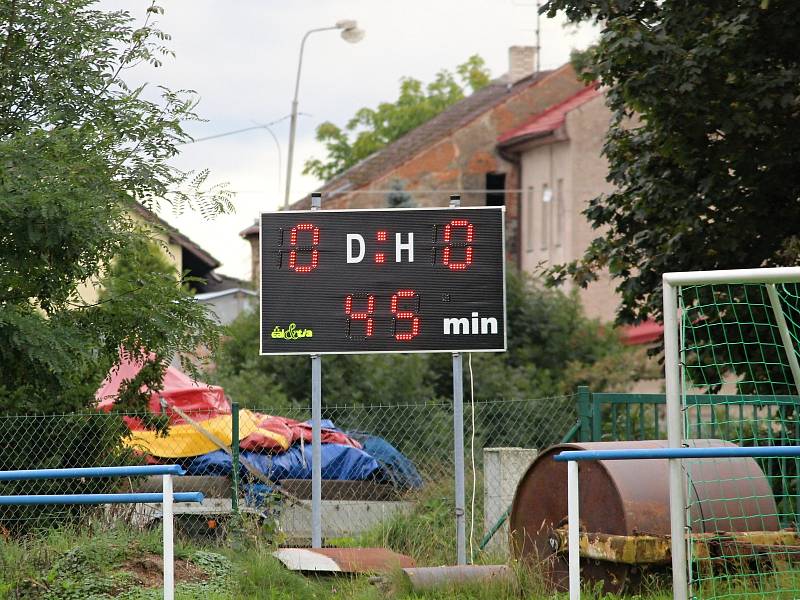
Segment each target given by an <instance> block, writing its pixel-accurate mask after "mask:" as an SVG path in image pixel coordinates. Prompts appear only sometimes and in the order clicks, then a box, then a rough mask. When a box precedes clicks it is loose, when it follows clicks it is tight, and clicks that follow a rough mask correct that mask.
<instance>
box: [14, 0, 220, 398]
mask: <svg viewBox="0 0 800 600" xmlns="http://www.w3.org/2000/svg"><path fill="white" fill-rule="evenodd" d="M94 4H95V2H94V0H65V1H60V2H54V1H47V2H37V1H33V0H15V1H14V2H10V3H5V4H4V5H3V9H2V19H0V40H1V41H0V115H2V116H1V117H0V165H2V168H0V222H2V223H3V232H2V234H0V263H1V264H2V265H3V268H2V269H0V412H5V413H13V412H33V411H36V412H43V411H44V412H66V411H71V410H75V409H77V408H81V407H85V406H87V405H88V404H89V403H91V402H92V400H93V391H94V389H96V388H97V385H98V384H99V382H100V380H101V379H102V377H103V376H104V375H105V373H106V372H107V371H108V369H109V368H110V367H111V366H112V365H114V364H115V363H116V362H117V361H118V360H119V358H118V349H119V347H120V346H125V347H126V348H127V349H128V351H129V352H132V353H134V354H135V355H137V356H139V357H149V356H154V357H155V358H154V364H158V365H162V366H163V364H164V363H165V361H167V360H169V358H171V356H172V355H173V354H174V353H175V352H176V351H177V352H182V353H192V352H194V350H195V348H196V347H197V345H198V344H199V343H203V344H204V345H206V346H209V347H211V348H212V349H213V346H214V344H215V341H216V339H217V331H216V329H215V328H214V326H213V324H212V323H211V321H210V320H209V319H207V317H206V316H205V314H204V313H203V311H202V309H200V308H199V307H198V305H197V304H196V303H194V302H193V301H192V300H191V298H190V297H189V296H188V295H187V294H186V293H185V292H183V291H182V290H181V289H180V285H179V283H178V282H177V280H176V279H175V278H174V277H173V278H165V277H163V276H161V275H160V274H158V273H155V272H152V273H151V272H147V271H144V270H141V269H140V270H139V273H138V274H136V275H134V274H133V271H134V270H135V269H129V272H128V273H127V274H124V275H121V276H120V277H119V281H125V282H127V283H125V285H122V284H121V283H120V285H119V286H117V287H115V288H114V290H113V291H112V290H109V293H108V294H107V295H106V296H105V298H104V299H103V300H101V301H100V302H96V303H92V302H87V301H85V300H84V299H83V297H82V296H81V295H80V293H79V290H80V286H81V285H82V284H83V283H84V282H88V281H95V282H96V281H97V280H98V279H99V278H100V276H101V274H102V272H103V270H104V269H105V268H106V267H107V265H109V264H111V263H112V261H113V258H114V257H116V256H119V257H121V260H122V261H124V260H126V257H132V256H135V255H136V253H137V252H139V251H140V248H141V245H142V244H143V243H144V241H143V240H144V237H145V236H144V234H143V233H142V232H141V231H140V230H139V229H137V228H136V226H135V224H134V222H133V220H132V219H131V218H130V217H129V216H128V213H129V210H130V209H131V207H132V202H133V200H132V199H133V198H136V199H138V200H140V201H141V202H143V203H145V204H146V205H148V206H155V205H157V204H158V203H159V202H168V203H170V204H172V205H173V206H174V207H176V208H178V209H181V208H184V207H187V206H189V207H197V208H199V209H200V210H201V212H204V213H206V214H214V213H216V212H219V211H221V210H225V209H226V208H228V207H229V205H230V202H229V193H228V192H227V191H226V190H225V189H224V188H219V187H211V188H209V189H206V188H205V186H204V183H205V179H206V177H207V173H206V172H200V173H185V172H181V171H178V170H176V169H175V168H173V167H171V166H170V165H169V164H168V163H167V161H168V159H169V158H171V157H172V156H174V155H175V154H176V153H177V151H178V150H177V145H178V144H180V143H181V142H184V141H186V140H187V139H189V138H188V136H187V135H186V134H185V132H184V131H183V129H182V126H181V123H182V122H183V121H186V120H191V119H195V118H196V116H195V114H194V112H193V107H194V105H195V100H194V98H193V97H192V95H191V94H190V93H188V92H183V91H181V92H173V91H171V90H168V89H166V88H163V87H159V88H158V89H157V90H152V91H151V90H148V89H146V88H145V87H144V86H142V87H140V88H136V89H131V88H129V87H128V86H127V85H126V84H125V82H124V81H123V79H122V78H121V74H122V73H123V72H124V70H125V69H127V68H130V67H131V66H133V65H135V64H139V63H142V62H144V63H150V64H152V65H153V66H159V65H160V64H161V60H162V58H163V56H165V55H169V54H170V52H169V50H168V49H167V48H165V47H164V46H163V42H164V41H165V40H168V39H169V36H167V35H166V34H164V33H163V32H161V31H159V30H158V29H157V27H156V24H155V23H154V22H153V19H154V18H155V17H156V16H157V15H158V14H160V13H161V12H162V11H161V9H160V8H159V7H157V6H155V5H152V6H151V7H150V8H149V9H148V11H147V18H146V20H145V22H144V24H142V25H141V26H134V21H133V18H132V17H131V16H130V15H129V14H128V13H127V12H102V11H99V10H96V9H95V8H94ZM148 96H152V97H155V98H156V99H155V100H149V99H147V97H148ZM131 264H135V263H131ZM187 366H191V365H187ZM134 395H135V394H134ZM131 402H132V403H134V404H135V403H136V402H134V399H131ZM138 402H141V398H139V399H138Z"/></svg>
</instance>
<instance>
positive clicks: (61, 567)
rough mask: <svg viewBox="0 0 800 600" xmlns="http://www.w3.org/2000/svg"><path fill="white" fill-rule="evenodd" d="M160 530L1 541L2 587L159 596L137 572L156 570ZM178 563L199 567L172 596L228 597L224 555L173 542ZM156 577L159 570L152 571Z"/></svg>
mask: <svg viewBox="0 0 800 600" xmlns="http://www.w3.org/2000/svg"><path fill="white" fill-rule="evenodd" d="M160 537H161V531H160V530H159V529H157V528H156V529H152V530H149V531H144V532H143V531H139V530H133V529H128V528H125V527H121V526H120V527H115V528H112V529H110V530H102V529H100V530H98V531H93V532H85V531H81V530H74V529H70V528H63V529H52V530H49V531H45V533H44V535H42V536H31V537H29V538H25V539H22V540H20V541H8V540H4V541H0V591H3V592H7V594H8V595H4V596H3V597H4V598H6V597H10V598H17V599H20V600H27V599H33V598H41V599H43V600H73V599H74V600H107V599H110V598H119V599H122V600H157V599H159V598H162V597H163V590H162V589H161V588H160V586H158V587H152V588H148V587H145V586H143V585H142V582H141V579H140V577H141V570H142V569H143V568H145V569H146V568H149V569H153V568H154V567H155V568H158V567H159V566H160V565H158V561H159V559H160V554H161V544H162V542H161V539H160ZM175 557H176V559H177V560H176V563H179V566H180V563H181V562H185V563H189V564H190V565H192V566H194V567H196V568H198V569H199V571H200V572H201V573H202V578H201V579H200V580H199V581H178V583H177V584H176V586H175V597H176V598H178V599H184V600H194V599H200V598H203V599H206V598H219V599H220V600H221V599H222V598H229V597H230V596H229V595H227V591H228V590H229V589H230V587H231V582H230V580H229V577H230V574H231V571H232V569H233V566H232V564H231V560H230V559H229V558H227V557H226V556H224V555H221V554H219V553H216V552H209V551H206V550H198V549H196V548H191V547H184V546H182V545H177V546H176V547H175ZM152 575H154V576H155V577H156V580H157V578H158V573H157V572H155V573H152Z"/></svg>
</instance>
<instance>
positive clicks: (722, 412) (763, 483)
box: [678, 283, 800, 599]
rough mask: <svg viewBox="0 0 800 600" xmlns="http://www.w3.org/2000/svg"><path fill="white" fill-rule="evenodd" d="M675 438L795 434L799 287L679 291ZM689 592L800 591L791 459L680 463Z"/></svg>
mask: <svg viewBox="0 0 800 600" xmlns="http://www.w3.org/2000/svg"><path fill="white" fill-rule="evenodd" d="M678 315H679V336H680V337H679V344H678V346H679V352H680V356H679V364H680V366H681V369H680V373H681V382H680V385H681V392H682V406H681V408H682V411H683V421H684V431H683V437H684V439H715V440H721V441H725V442H729V443H734V444H737V445H740V446H773V445H798V443H800V421H798V408H800V397H799V396H798V389H800V387H799V386H800V367H798V358H799V356H798V348H800V286H798V284H797V283H737V284H713V285H712V284H702V285H684V286H682V287H679V288H678ZM683 464H684V468H685V470H686V474H687V490H686V491H687V495H686V497H687V504H688V507H687V511H686V515H687V518H686V522H687V528H688V531H689V534H690V535H689V536H688V539H689V540H690V542H689V543H688V544H687V549H688V560H689V591H690V596H691V597H693V598H704V599H706V598H707V599H710V598H800V536H798V534H797V520H798V518H797V515H798V511H800V506H798V499H799V496H798V494H800V469H799V468H798V467H800V459H797V458H771V459H758V460H757V461H756V460H754V459H750V458H747V459H744V458H736V459H724V460H716V461H713V462H709V461H706V462H704V461H703V460H686V461H684V463H683Z"/></svg>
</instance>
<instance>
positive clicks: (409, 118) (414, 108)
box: [303, 54, 489, 181]
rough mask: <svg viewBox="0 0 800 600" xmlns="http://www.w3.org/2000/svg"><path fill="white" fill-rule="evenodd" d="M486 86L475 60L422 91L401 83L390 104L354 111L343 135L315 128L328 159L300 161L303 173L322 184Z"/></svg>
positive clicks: (326, 126)
mask: <svg viewBox="0 0 800 600" xmlns="http://www.w3.org/2000/svg"><path fill="white" fill-rule="evenodd" d="M488 83H489V71H488V69H487V68H486V64H485V62H484V60H483V59H482V58H481V57H480V56H478V55H477V54H474V55H472V56H470V57H469V58H468V59H467V60H466V61H465V62H463V63H462V64H460V65H458V66H457V67H456V72H455V74H453V73H452V72H451V71H448V70H446V69H443V70H441V71H439V73H437V75H436V79H434V80H433V81H432V82H430V83H428V84H427V85H424V84H423V83H422V82H421V81H419V80H418V79H414V78H412V77H404V78H402V79H401V80H400V94H399V95H398V97H397V100H395V101H394V102H381V103H380V104H379V105H378V107H377V108H366V107H365V108H361V109H359V110H358V111H357V112H356V114H355V116H353V118H351V119H350V120H349V121H348V122H347V125H346V126H345V128H344V129H342V128H341V127H339V126H338V125H334V124H333V123H331V122H329V121H326V122H324V123H322V124H321V125H319V126H318V127H317V141H318V142H322V143H323V144H324V145H325V150H326V152H327V154H328V156H327V157H326V158H325V159H324V160H321V159H318V158H312V159H310V160H308V161H306V164H305V167H304V168H303V173H305V174H309V173H310V174H311V175H314V176H315V177H317V178H319V179H322V180H324V181H327V180H329V179H331V178H333V177H334V176H335V175H338V174H339V173H341V172H342V171H344V170H346V169H348V168H350V167H352V166H353V165H354V164H356V163H357V162H359V161H360V160H362V159H364V158H366V157H367V156H369V155H370V154H372V153H373V152H376V151H378V150H380V149H381V148H383V147H384V146H386V145H388V144H390V143H391V142H393V141H394V140H396V139H398V138H400V137H402V136H403V135H405V134H406V133H408V132H409V131H411V130H412V129H414V128H415V127H418V126H420V125H422V124H423V123H425V122H426V121H428V120H430V119H431V118H433V117H435V116H436V115H438V114H439V113H440V112H442V111H443V110H444V109H445V108H447V107H448V106H450V105H451V104H454V103H455V102H458V101H459V100H461V99H463V98H464V97H465V95H466V93H467V92H468V91H472V92H474V91H476V90H479V89H481V88H482V87H484V86H486V85H487V84H488ZM351 138H352V139H351Z"/></svg>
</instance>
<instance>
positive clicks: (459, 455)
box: [450, 194, 467, 565]
mask: <svg viewBox="0 0 800 600" xmlns="http://www.w3.org/2000/svg"><path fill="white" fill-rule="evenodd" d="M459 206H461V196H459V195H458V194H453V195H452V196H450V208H458V207H459ZM463 373H464V369H463V362H462V357H461V353H459V352H453V457H454V463H455V480H456V490H455V493H456V497H455V516H456V564H458V565H465V564H467V527H466V514H465V513H466V504H467V502H466V494H465V493H464V375H463Z"/></svg>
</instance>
